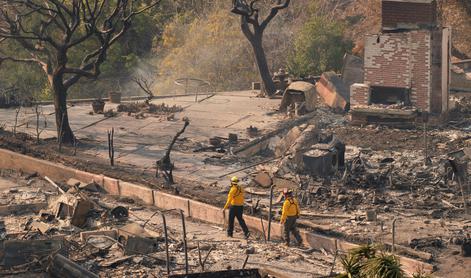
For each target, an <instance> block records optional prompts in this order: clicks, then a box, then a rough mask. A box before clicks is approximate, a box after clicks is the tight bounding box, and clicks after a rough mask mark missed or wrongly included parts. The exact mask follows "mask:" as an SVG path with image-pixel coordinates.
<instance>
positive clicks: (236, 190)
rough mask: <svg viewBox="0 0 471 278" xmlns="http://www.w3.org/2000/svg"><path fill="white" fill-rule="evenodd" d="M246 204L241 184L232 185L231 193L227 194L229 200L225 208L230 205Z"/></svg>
mask: <svg viewBox="0 0 471 278" xmlns="http://www.w3.org/2000/svg"><path fill="white" fill-rule="evenodd" d="M243 205H244V189H243V188H242V187H241V186H240V185H232V186H231V190H229V194H227V202H226V205H225V206H224V209H227V208H228V207H229V206H243Z"/></svg>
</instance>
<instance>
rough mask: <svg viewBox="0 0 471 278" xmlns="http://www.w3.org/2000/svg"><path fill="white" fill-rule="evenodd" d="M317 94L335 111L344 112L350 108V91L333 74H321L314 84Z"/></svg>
mask: <svg viewBox="0 0 471 278" xmlns="http://www.w3.org/2000/svg"><path fill="white" fill-rule="evenodd" d="M316 90H317V93H318V94H319V95H320V96H321V97H322V99H323V101H324V103H325V104H327V105H328V106H329V107H331V108H332V109H334V110H336V111H340V112H345V111H347V110H348V109H349V107H350V105H349V104H350V90H349V88H347V86H346V85H345V84H344V82H343V80H342V79H341V78H340V77H339V76H338V75H337V74H336V73H335V72H326V73H323V74H322V76H321V79H320V80H319V82H317V83H316Z"/></svg>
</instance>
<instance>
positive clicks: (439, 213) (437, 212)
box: [429, 209, 443, 219]
mask: <svg viewBox="0 0 471 278" xmlns="http://www.w3.org/2000/svg"><path fill="white" fill-rule="evenodd" d="M429 215H430V217H432V218H433V219H440V218H442V217H443V211H442V210H439V209H435V210H432V211H431V212H430V213H429Z"/></svg>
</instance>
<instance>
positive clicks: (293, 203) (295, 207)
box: [281, 197, 300, 223]
mask: <svg viewBox="0 0 471 278" xmlns="http://www.w3.org/2000/svg"><path fill="white" fill-rule="evenodd" d="M299 211H300V209H299V203H298V200H296V199H294V198H292V197H291V198H287V199H286V200H285V202H284V203H283V209H282V213H281V223H283V222H285V221H286V218H287V217H288V216H299Z"/></svg>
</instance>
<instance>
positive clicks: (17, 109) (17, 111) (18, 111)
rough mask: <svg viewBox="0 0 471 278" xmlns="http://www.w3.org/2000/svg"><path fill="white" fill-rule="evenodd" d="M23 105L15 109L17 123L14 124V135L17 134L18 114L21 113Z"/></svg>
mask: <svg viewBox="0 0 471 278" xmlns="http://www.w3.org/2000/svg"><path fill="white" fill-rule="evenodd" d="M20 110H21V106H18V107H17V108H16V109H15V125H14V126H13V135H16V127H17V126H18V116H19V114H20Z"/></svg>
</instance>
